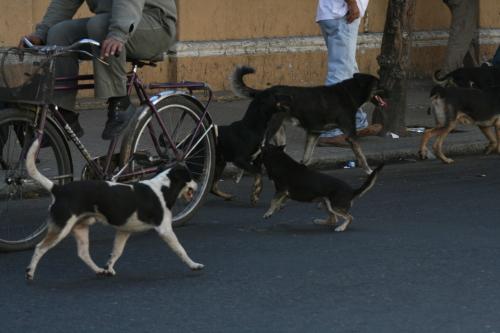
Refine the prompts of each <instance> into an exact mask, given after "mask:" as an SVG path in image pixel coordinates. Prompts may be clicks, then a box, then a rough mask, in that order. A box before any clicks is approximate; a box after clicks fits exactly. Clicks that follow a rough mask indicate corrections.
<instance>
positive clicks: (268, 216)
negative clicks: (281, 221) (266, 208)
mask: <svg viewBox="0 0 500 333" xmlns="http://www.w3.org/2000/svg"><path fill="white" fill-rule="evenodd" d="M272 215H273V213H272V212H266V213H265V214H264V215H262V218H264V219H268V218H270V217H271V216H272Z"/></svg>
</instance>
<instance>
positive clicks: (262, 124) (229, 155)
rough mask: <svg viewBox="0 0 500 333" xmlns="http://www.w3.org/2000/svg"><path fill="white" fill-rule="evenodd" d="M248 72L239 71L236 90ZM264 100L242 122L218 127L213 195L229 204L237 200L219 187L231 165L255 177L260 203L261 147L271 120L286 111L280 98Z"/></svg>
mask: <svg viewBox="0 0 500 333" xmlns="http://www.w3.org/2000/svg"><path fill="white" fill-rule="evenodd" d="M244 70H245V69H244V68H242V67H237V68H236V70H235V71H234V73H233V75H232V80H231V82H232V84H233V86H235V84H236V83H235V81H237V78H239V77H241V76H242V75H243V74H242V71H244ZM262 99H263V100H265V101H266V103H259V102H258V101H255V100H254V101H252V102H251V103H250V105H249V106H248V109H247V111H246V112H245V115H244V116H243V118H242V119H241V120H238V121H235V122H233V123H231V124H230V125H223V126H218V127H217V130H218V136H217V145H216V168H215V176H214V183H213V185H212V190H211V192H212V193H213V194H215V195H217V196H219V197H222V198H224V199H226V200H230V199H232V197H233V196H232V195H231V194H228V193H224V192H222V191H221V190H220V189H219V188H218V186H217V185H218V181H219V179H220V178H221V176H222V172H223V171H224V168H225V167H226V164H227V163H228V162H232V163H233V164H234V165H235V166H236V167H238V168H240V169H241V170H242V172H243V171H246V172H248V173H250V174H252V175H253V176H254V177H255V178H254V184H253V189H252V193H251V196H250V202H251V203H252V205H255V204H256V203H257V201H258V199H259V196H260V193H261V192H262V162H261V157H260V147H261V145H262V142H263V140H264V135H265V132H266V129H267V126H268V123H269V121H270V119H271V117H272V116H273V114H275V113H276V112H279V111H281V110H282V107H281V103H282V101H281V100H280V99H279V96H278V97H277V96H275V95H273V94H270V93H264V94H263V95H262Z"/></svg>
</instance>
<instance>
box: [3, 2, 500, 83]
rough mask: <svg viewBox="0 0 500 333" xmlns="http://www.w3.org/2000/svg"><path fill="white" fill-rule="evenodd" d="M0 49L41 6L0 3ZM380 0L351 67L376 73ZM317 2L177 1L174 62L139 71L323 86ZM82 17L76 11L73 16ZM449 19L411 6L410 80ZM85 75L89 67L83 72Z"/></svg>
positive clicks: (434, 52) (492, 22)
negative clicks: (247, 69)
mask: <svg viewBox="0 0 500 333" xmlns="http://www.w3.org/2000/svg"><path fill="white" fill-rule="evenodd" d="M479 1H480V13H481V14H480V22H479V26H480V30H479V36H480V38H479V39H480V44H481V56H482V57H485V58H489V57H491V55H492V53H493V52H494V50H495V49H496V46H497V45H498V44H500V1H498V0H479ZM0 2H1V3H2V11H1V12H0V46H5V45H13V44H16V43H17V41H18V39H19V36H21V35H23V34H26V33H29V32H30V31H31V30H32V29H33V26H34V24H35V23H36V22H37V21H38V20H39V19H40V18H41V17H42V15H43V13H44V10H45V8H46V6H47V3H48V0H22V1H11V0H0ZM387 2H388V0H372V1H371V2H370V5H369V8H368V11H367V14H366V16H365V18H364V20H363V21H362V23H361V27H360V35H359V39H358V63H359V67H360V70H361V71H364V72H370V73H374V74H376V73H377V70H378V64H377V61H376V57H377V56H378V54H379V52H380V50H379V48H380V43H381V40H382V31H383V27H384V22H385V14H386V8H387ZM316 3H317V1H304V0H252V1H248V0H178V9H179V24H178V39H179V43H178V44H177V56H175V57H173V58H171V59H170V60H168V61H166V62H165V63H163V64H162V65H161V66H160V67H159V68H157V69H154V70H151V69H146V70H145V74H146V76H147V78H148V79H151V80H155V81H165V80H200V81H206V82H208V83H209V84H210V85H211V86H212V87H213V88H215V89H216V90H226V89H228V82H227V77H228V76H229V74H230V73H231V71H232V69H233V68H234V66H235V65H236V64H248V65H252V66H254V67H255V68H256V69H257V75H254V76H253V77H252V78H251V80H250V83H251V84H255V85H260V86H265V85H270V84H276V83H283V84H298V85H311V84H320V83H322V82H323V81H324V76H325V71H326V49H325V47H324V43H323V39H322V37H321V36H320V31H319V28H318V26H317V24H316V23H315V22H314V18H315V13H316ZM85 15H89V13H88V12H87V11H86V9H85V8H83V9H82V10H81V11H80V12H79V14H78V16H85ZM449 22H450V14H449V12H448V9H447V8H446V6H445V5H444V4H443V3H442V1H441V0H418V1H417V10H416V22H415V23H416V24H415V42H414V47H413V50H412V68H411V72H412V74H413V75H418V76H424V75H429V74H430V73H432V72H433V71H434V70H435V69H437V68H439V67H440V64H441V63H442V61H443V57H444V50H445V46H446V41H447V37H448V35H447V29H448V26H449ZM82 70H83V71H89V66H88V65H86V66H83V69H82Z"/></svg>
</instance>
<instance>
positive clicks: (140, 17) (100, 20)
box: [20, 0, 177, 140]
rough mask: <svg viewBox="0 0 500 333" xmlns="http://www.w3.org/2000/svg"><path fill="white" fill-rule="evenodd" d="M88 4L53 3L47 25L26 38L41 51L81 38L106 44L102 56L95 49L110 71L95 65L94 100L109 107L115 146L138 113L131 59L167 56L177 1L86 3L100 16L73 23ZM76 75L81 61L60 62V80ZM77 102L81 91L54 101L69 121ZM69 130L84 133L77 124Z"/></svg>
mask: <svg viewBox="0 0 500 333" xmlns="http://www.w3.org/2000/svg"><path fill="white" fill-rule="evenodd" d="M83 2H84V0H52V2H51V3H50V5H49V7H48V8H47V11H46V13H45V16H44V17H43V19H42V22H40V23H39V24H38V25H37V26H36V29H35V31H34V32H33V33H31V34H30V35H28V36H26V38H27V39H29V40H30V41H31V42H32V43H33V44H36V45H59V46H67V45H71V44H73V43H74V42H76V41H78V40H80V39H82V38H91V39H94V40H96V41H98V42H100V43H101V48H100V50H98V49H96V48H94V49H93V52H94V53H95V54H100V57H101V58H103V59H104V60H105V61H106V62H107V63H108V64H109V66H106V65H104V64H102V63H100V62H99V61H96V60H94V76H95V96H96V97H97V98H104V99H106V100H107V102H108V120H107V121H106V126H105V128H104V131H103V133H102V138H103V139H105V140H110V139H112V138H114V137H116V136H118V135H119V134H120V132H121V131H123V130H124V129H125V128H126V127H127V125H128V124H129V122H130V120H131V119H132V118H133V115H134V113H135V107H134V106H133V105H132V104H131V103H130V98H129V97H128V95H127V85H126V82H127V75H126V74H127V68H126V59H127V58H133V59H145V60H147V59H152V58H155V57H156V56H158V55H160V54H162V53H163V52H165V51H167V50H168V49H169V48H170V47H171V46H172V45H173V43H174V41H175V35H176V27H175V24H176V20H177V9H176V5H175V0H86V3H87V5H88V7H89V9H90V11H91V12H92V13H94V14H95V15H94V16H92V17H89V18H82V19H73V16H74V15H75V13H76V12H77V10H78V9H79V8H80V7H81V5H82V4H83ZM20 46H22V42H21V43H20ZM77 74H78V56H77V55H75V54H71V55H67V56H64V57H63V58H60V59H58V60H57V63H56V75H57V76H75V75H77ZM75 98H76V91H74V92H73V91H72V92H66V93H64V94H57V95H56V96H55V100H56V104H58V105H60V106H62V107H63V108H64V110H63V111H64V112H63V114H66V115H68V114H71V111H73V110H74V105H75ZM73 118H74V116H73ZM70 125H72V127H73V128H75V127H76V128H77V129H78V128H80V126H79V124H78V121H77V118H76V123H75V122H74V123H73V124H70ZM80 129H81V128H80ZM75 132H76V131H75ZM80 134H83V133H80Z"/></svg>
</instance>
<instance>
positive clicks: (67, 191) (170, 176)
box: [26, 140, 203, 280]
mask: <svg viewBox="0 0 500 333" xmlns="http://www.w3.org/2000/svg"><path fill="white" fill-rule="evenodd" d="M39 147H40V140H35V142H34V143H33V144H32V146H31V147H30V149H29V151H28V155H27V157H26V169H27V171H28V174H29V175H30V176H31V177H32V178H33V179H34V180H36V181H37V182H39V183H40V185H41V186H42V187H43V188H45V189H46V190H47V191H49V192H50V193H51V195H52V197H53V203H52V204H51V206H50V208H49V220H48V232H47V235H46V236H45V238H44V239H43V240H42V241H41V242H40V243H39V244H38V245H37V246H36V249H35V252H34V253H33V257H32V259H31V263H30V265H29V266H28V268H27V269H26V278H27V279H29V280H32V279H33V277H34V275H35V270H36V267H37V265H38V262H39V261H40V259H41V258H42V256H43V255H44V254H45V253H46V252H47V251H48V250H50V249H51V248H53V247H54V246H55V245H57V243H59V242H60V241H61V240H62V239H63V238H64V237H66V236H67V235H68V234H69V233H70V232H72V233H73V235H74V236H75V239H76V243H77V245H78V256H79V257H80V258H81V259H82V260H83V261H84V262H85V263H86V264H87V265H88V266H89V267H90V268H91V269H92V270H93V271H94V272H95V273H96V274H98V275H109V276H112V275H115V270H114V269H113V266H114V264H115V262H116V261H117V260H118V258H119V257H120V256H121V254H122V252H123V249H124V247H125V243H126V242H127V239H128V238H129V236H130V235H131V234H132V233H134V232H141V231H146V230H150V229H154V230H156V232H158V234H159V236H160V237H161V238H162V239H163V240H164V241H165V242H166V243H167V244H168V245H169V246H170V248H171V249H172V250H173V251H174V252H175V253H176V254H177V255H178V256H179V258H181V260H182V261H183V262H184V263H185V264H187V265H188V266H189V268H191V269H192V270H199V269H202V268H203V265H202V264H198V263H196V262H194V261H192V260H191V258H189V256H188V255H187V253H186V251H185V250H184V248H183V247H182V245H181V244H180V243H179V241H178V240H177V237H176V236H175V234H174V232H173V230H172V212H171V211H170V209H171V208H172V207H173V205H174V203H175V201H176V199H177V197H180V196H184V198H185V199H186V200H191V199H192V196H193V192H194V191H195V190H196V187H197V185H196V183H195V182H194V181H193V180H192V178H191V174H190V173H189V170H188V169H187V168H186V167H184V166H181V165H177V166H175V167H173V168H171V169H168V170H166V171H162V172H161V173H159V174H158V175H157V176H156V177H154V178H152V179H149V180H145V181H141V182H138V183H132V184H121V183H114V182H106V181H91V180H88V181H78V182H71V183H69V184H66V185H57V184H54V183H53V182H52V181H51V180H50V179H48V178H47V177H45V176H43V175H42V174H41V173H40V172H39V171H38V170H37V168H36V163H35V157H36V153H37V152H38V149H39ZM96 221H100V222H103V223H105V224H108V225H111V226H112V227H114V228H115V229H116V230H117V231H116V237H115V242H114V245H113V251H112V253H111V256H110V258H109V260H108V263H107V265H106V268H100V267H98V266H97V265H96V264H95V263H94V261H93V260H92V258H91V257H90V254H89V238H88V237H89V226H90V225H92V224H94V223H95V222H96Z"/></svg>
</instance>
